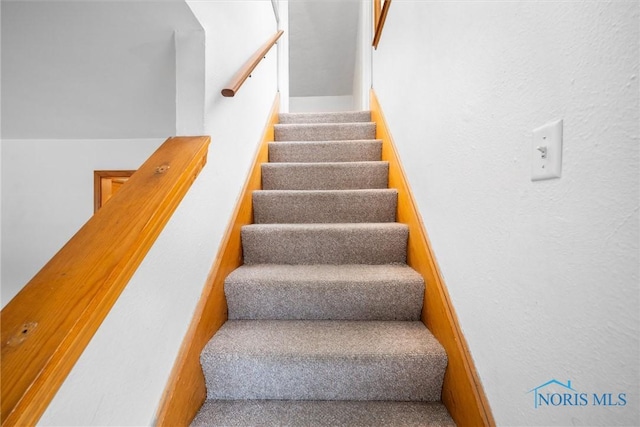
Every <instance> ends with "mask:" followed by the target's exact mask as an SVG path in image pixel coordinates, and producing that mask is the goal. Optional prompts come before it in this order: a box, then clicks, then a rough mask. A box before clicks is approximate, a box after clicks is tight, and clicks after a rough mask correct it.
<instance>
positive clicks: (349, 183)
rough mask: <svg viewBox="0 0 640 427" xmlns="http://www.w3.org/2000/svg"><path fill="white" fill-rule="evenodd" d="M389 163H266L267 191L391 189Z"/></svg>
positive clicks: (264, 185) (265, 184)
mask: <svg viewBox="0 0 640 427" xmlns="http://www.w3.org/2000/svg"><path fill="white" fill-rule="evenodd" d="M388 179H389V163H388V162H380V161H378V162H346V163H345V162H340V163H264V164H263V165H262V189H263V190H357V189H364V188H387V183H388Z"/></svg>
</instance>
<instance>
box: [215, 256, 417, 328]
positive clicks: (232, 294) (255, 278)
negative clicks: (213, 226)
mask: <svg viewBox="0 0 640 427" xmlns="http://www.w3.org/2000/svg"><path fill="white" fill-rule="evenodd" d="M224 291H225V295H226V297H227V305H228V307H229V319H232V320H233V319H251V320H255V319H271V320H303V319H307V320H420V314H421V311H422V302H423V298H424V281H423V279H422V276H420V275H419V274H418V273H417V272H416V271H415V270H413V269H412V268H410V267H408V266H407V265H353V264H347V265H280V264H256V265H243V266H241V267H239V268H238V269H236V270H235V271H233V272H232V273H231V274H230V275H229V276H228V277H227V279H226V280H225V284H224Z"/></svg>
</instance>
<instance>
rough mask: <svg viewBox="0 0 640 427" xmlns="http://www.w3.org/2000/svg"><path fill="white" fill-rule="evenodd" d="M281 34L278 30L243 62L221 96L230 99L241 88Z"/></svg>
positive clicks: (281, 31)
mask: <svg viewBox="0 0 640 427" xmlns="http://www.w3.org/2000/svg"><path fill="white" fill-rule="evenodd" d="M282 34H284V31H283V30H280V31H278V32H277V33H275V34H274V35H273V36H271V38H270V39H269V40H267V42H266V43H265V44H263V45H262V46H261V47H260V49H258V50H257V51H256V53H254V54H253V56H251V58H249V60H248V61H247V62H245V64H244V65H243V66H242V68H240V69H239V70H238V72H237V73H236V74H235V76H233V78H232V79H231V81H230V82H229V84H228V85H227V86H226V87H225V88H224V89H222V96H226V97H232V96H234V95H235V94H236V93H237V92H238V89H240V86H242V84H243V83H244V81H245V80H247V77H249V76H250V75H251V73H252V72H253V70H254V69H255V68H256V67H257V66H258V64H259V63H260V61H262V59H263V58H264V57H265V55H266V54H267V52H269V50H270V49H271V48H272V47H273V45H274V44H276V42H277V41H278V39H279V38H280V36H281V35H282Z"/></svg>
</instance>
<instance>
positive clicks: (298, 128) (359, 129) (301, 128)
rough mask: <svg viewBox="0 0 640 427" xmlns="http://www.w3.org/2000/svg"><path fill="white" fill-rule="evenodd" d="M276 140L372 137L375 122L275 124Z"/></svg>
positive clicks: (342, 139) (373, 136)
mask: <svg viewBox="0 0 640 427" xmlns="http://www.w3.org/2000/svg"><path fill="white" fill-rule="evenodd" d="M274 131H275V138H276V141H344V140H350V139H374V138H375V137H376V125H375V123H320V124H304V123H300V124H277V125H275V126H274Z"/></svg>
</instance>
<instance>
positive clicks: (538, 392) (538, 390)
mask: <svg viewBox="0 0 640 427" xmlns="http://www.w3.org/2000/svg"><path fill="white" fill-rule="evenodd" d="M529 393H533V407H534V408H535V409H538V408H540V407H542V406H546V407H558V406H589V405H591V406H617V407H623V406H626V404H627V399H628V397H627V393H612V392H606V393H602V392H599V393H581V392H578V391H577V390H576V389H575V388H573V386H572V385H571V381H570V380H567V383H566V384H564V383H562V382H560V381H558V380H556V379H555V378H554V379H551V380H549V381H547V382H546V383H544V384H540V385H539V386H538V387H535V388H532V389H531V390H529V391H528V392H527V394H529Z"/></svg>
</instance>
